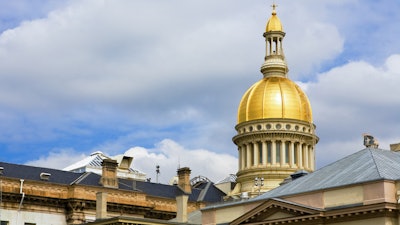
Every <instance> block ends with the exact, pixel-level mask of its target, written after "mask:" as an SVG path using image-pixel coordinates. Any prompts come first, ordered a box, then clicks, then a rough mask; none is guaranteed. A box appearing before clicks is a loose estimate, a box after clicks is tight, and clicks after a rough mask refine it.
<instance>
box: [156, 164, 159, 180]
mask: <svg viewBox="0 0 400 225" xmlns="http://www.w3.org/2000/svg"><path fill="white" fill-rule="evenodd" d="M159 174H160V166H159V165H157V166H156V183H158V175H159Z"/></svg>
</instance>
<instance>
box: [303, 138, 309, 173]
mask: <svg viewBox="0 0 400 225" xmlns="http://www.w3.org/2000/svg"><path fill="white" fill-rule="evenodd" d="M303 155H304V163H303V165H304V168H306V169H308V145H307V144H304V150H303Z"/></svg>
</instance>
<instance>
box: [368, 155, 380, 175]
mask: <svg viewBox="0 0 400 225" xmlns="http://www.w3.org/2000/svg"><path fill="white" fill-rule="evenodd" d="M368 151H369V153H370V154H371V158H372V161H373V162H374V165H375V168H376V171H377V172H378V175H379V177H380V178H383V176H382V173H381V171H380V169H379V166H378V163H377V160H376V159H375V154H374V153H373V151H372V149H371V148H368Z"/></svg>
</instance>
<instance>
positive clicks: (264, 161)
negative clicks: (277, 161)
mask: <svg viewBox="0 0 400 225" xmlns="http://www.w3.org/2000/svg"><path fill="white" fill-rule="evenodd" d="M262 164H263V165H267V142H266V141H263V142H262Z"/></svg>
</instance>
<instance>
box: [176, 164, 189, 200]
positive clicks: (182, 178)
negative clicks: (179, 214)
mask: <svg viewBox="0 0 400 225" xmlns="http://www.w3.org/2000/svg"><path fill="white" fill-rule="evenodd" d="M178 186H179V187H180V188H181V189H182V191H184V192H185V194H191V193H192V187H191V186H190V169H189V167H183V168H179V169H178Z"/></svg>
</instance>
